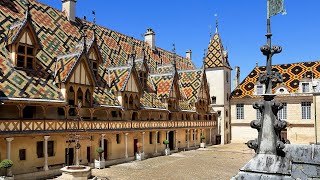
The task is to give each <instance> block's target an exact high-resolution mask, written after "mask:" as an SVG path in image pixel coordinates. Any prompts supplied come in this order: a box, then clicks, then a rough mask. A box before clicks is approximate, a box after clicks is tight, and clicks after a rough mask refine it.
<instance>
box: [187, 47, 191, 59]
mask: <svg viewBox="0 0 320 180" xmlns="http://www.w3.org/2000/svg"><path fill="white" fill-rule="evenodd" d="M191 55H192V51H191V49H188V50H187V51H186V58H187V59H190V60H192V59H191V57H192V56H191Z"/></svg>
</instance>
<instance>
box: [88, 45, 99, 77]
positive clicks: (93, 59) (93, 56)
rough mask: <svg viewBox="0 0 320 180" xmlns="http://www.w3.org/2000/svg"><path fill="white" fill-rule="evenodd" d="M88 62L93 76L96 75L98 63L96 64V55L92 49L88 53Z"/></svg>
mask: <svg viewBox="0 0 320 180" xmlns="http://www.w3.org/2000/svg"><path fill="white" fill-rule="evenodd" d="M89 62H90V64H91V67H92V71H93V74H94V76H95V77H97V76H98V69H99V64H98V57H97V54H96V53H95V51H92V52H91V53H90V55H89Z"/></svg>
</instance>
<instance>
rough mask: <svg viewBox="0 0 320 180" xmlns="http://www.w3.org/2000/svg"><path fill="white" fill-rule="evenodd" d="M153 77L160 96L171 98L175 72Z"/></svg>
mask: <svg viewBox="0 0 320 180" xmlns="http://www.w3.org/2000/svg"><path fill="white" fill-rule="evenodd" d="M151 78H152V81H153V83H154V85H155V86H156V88H157V95H158V97H159V98H169V96H170V92H171V89H172V88H173V80H174V76H173V74H171V73H170V74H160V75H152V76H151Z"/></svg>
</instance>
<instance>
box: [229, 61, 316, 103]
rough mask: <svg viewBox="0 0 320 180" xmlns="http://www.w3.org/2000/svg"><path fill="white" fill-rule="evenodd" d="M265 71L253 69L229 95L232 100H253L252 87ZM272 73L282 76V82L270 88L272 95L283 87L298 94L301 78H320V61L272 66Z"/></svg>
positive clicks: (263, 68) (261, 67)
mask: <svg viewBox="0 0 320 180" xmlns="http://www.w3.org/2000/svg"><path fill="white" fill-rule="evenodd" d="M265 71H266V67H265V66H260V67H255V68H254V69H253V70H252V71H251V72H250V74H249V75H248V76H247V77H246V78H245V79H244V80H243V81H242V82H241V83H240V84H239V86H238V87H236V88H235V89H234V90H233V92H232V93H231V98H232V99H239V98H253V97H257V96H254V85H255V83H257V82H258V79H259V74H260V73H262V72H265ZM272 71H278V72H280V73H281V74H282V76H283V82H282V83H278V84H277V85H274V86H273V87H272V91H273V93H274V92H275V90H276V88H278V87H279V86H284V87H286V89H287V90H288V92H289V93H297V92H299V83H300V80H301V79H303V78H309V79H311V78H312V76H313V78H315V79H318V78H320V61H314V62H300V63H292V64H279V65H273V66H272Z"/></svg>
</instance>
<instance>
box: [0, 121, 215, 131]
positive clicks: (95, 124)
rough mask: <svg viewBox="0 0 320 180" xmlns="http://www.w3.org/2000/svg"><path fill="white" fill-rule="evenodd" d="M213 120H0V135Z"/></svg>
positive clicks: (189, 125) (211, 123) (202, 124)
mask: <svg viewBox="0 0 320 180" xmlns="http://www.w3.org/2000/svg"><path fill="white" fill-rule="evenodd" d="M216 126H217V122H216V121H215V120H194V121H125V120H123V121H101V120H86V121H75V120H26V119H24V120H0V134H8V133H10V132H13V133H19V132H21V133H37V132H59V131H63V132H68V131H78V130H79V131H103V130H123V131H128V130H142V129H176V128H201V127H203V128H206V127H212V128H213V127H216Z"/></svg>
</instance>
